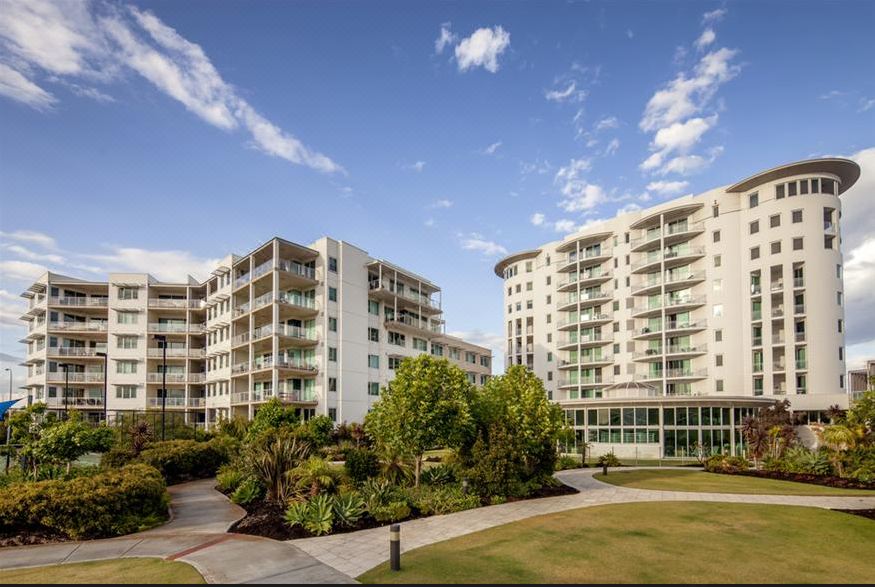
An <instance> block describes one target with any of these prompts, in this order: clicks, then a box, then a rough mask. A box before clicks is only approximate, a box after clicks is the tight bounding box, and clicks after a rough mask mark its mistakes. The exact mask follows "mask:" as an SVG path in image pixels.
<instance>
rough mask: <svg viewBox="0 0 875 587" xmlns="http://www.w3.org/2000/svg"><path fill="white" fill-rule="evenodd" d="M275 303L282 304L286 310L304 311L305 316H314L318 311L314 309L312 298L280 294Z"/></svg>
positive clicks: (314, 302) (314, 301) (314, 304)
mask: <svg viewBox="0 0 875 587" xmlns="http://www.w3.org/2000/svg"><path fill="white" fill-rule="evenodd" d="M277 301H278V302H279V303H280V304H283V306H284V307H286V308H287V309H292V310H306V312H304V313H306V314H307V315H312V314H315V313H316V312H317V311H318V310H317V309H316V300H314V299H313V298H307V297H304V296H298V295H289V294H286V293H281V294H280V295H279V296H278V297H277Z"/></svg>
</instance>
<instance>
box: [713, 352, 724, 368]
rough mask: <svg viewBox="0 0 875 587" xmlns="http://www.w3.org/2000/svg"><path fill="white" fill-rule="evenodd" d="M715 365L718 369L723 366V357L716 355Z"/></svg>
mask: <svg viewBox="0 0 875 587" xmlns="http://www.w3.org/2000/svg"><path fill="white" fill-rule="evenodd" d="M714 364H715V365H717V366H718V367H722V366H723V355H714Z"/></svg>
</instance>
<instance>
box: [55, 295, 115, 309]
mask: <svg viewBox="0 0 875 587" xmlns="http://www.w3.org/2000/svg"><path fill="white" fill-rule="evenodd" d="M49 303H50V304H51V305H53V306H73V307H78V308H105V307H106V306H107V304H108V303H109V299H108V298H100V297H96V298H95V297H73V296H65V297H59V296H52V297H51V298H49Z"/></svg>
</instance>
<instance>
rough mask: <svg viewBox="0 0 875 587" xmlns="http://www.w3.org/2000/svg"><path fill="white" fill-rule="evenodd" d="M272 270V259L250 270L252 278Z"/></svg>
mask: <svg viewBox="0 0 875 587" xmlns="http://www.w3.org/2000/svg"><path fill="white" fill-rule="evenodd" d="M272 270H273V259H269V260H267V261H265V262H264V263H262V264H261V265H259V266H258V267H256V268H255V269H253V270H252V279H258V278H259V277H261V276H262V275H265V274H267V273H270V272H271V271H272Z"/></svg>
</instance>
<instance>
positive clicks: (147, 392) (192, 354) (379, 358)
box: [21, 237, 492, 426]
mask: <svg viewBox="0 0 875 587" xmlns="http://www.w3.org/2000/svg"><path fill="white" fill-rule="evenodd" d="M22 295H23V296H24V297H25V298H27V299H28V309H27V312H26V313H25V314H24V316H22V319H23V320H24V321H26V322H27V325H28V327H27V336H26V337H25V338H24V339H23V340H22V341H21V342H23V343H24V344H25V346H26V350H27V359H26V361H25V362H24V365H25V366H27V369H28V373H27V383H26V388H27V390H28V396H29V398H30V399H31V400H32V401H39V402H45V403H47V404H48V406H49V407H50V408H51V409H56V410H62V409H65V408H66V409H78V410H82V411H84V412H85V413H86V414H88V415H89V417H92V418H95V419H96V418H99V417H101V414H102V412H103V409H104V407H106V408H107V410H108V411H109V412H114V411H117V410H148V409H159V408H161V406H162V404H164V403H166V407H167V409H168V410H175V411H178V412H180V413H183V414H185V418H186V419H187V420H188V421H190V422H194V423H198V424H204V425H206V426H211V425H213V424H215V423H216V422H218V421H219V420H220V419H222V418H231V417H235V416H239V417H245V418H252V417H253V416H254V414H255V412H256V411H257V410H258V408H259V406H260V405H262V404H263V403H264V402H266V401H268V400H269V399H271V398H274V397H276V398H279V399H280V400H282V401H283V402H285V403H287V404H289V405H292V406H295V407H296V408H298V410H299V413H300V414H301V415H302V416H303V417H310V416H312V415H315V414H324V415H327V416H329V417H331V418H332V419H334V420H335V421H336V422H343V421H347V422H361V421H362V420H363V418H364V416H365V414H366V413H367V412H368V410H369V409H370V407H371V406H372V405H373V404H374V402H375V401H377V400H378V399H379V394H380V389H381V387H383V386H385V385H386V384H387V383H388V381H389V380H390V379H391V378H392V377H393V376H394V371H395V369H396V368H397V366H398V364H399V363H400V361H401V360H402V359H403V358H404V357H411V356H417V355H419V354H422V353H431V354H432V355H434V356H438V357H444V358H446V359H448V360H449V361H451V362H452V363H454V364H456V365H457V366H459V367H461V368H462V369H463V370H464V371H465V372H466V373H467V375H468V379H469V381H470V382H471V383H473V384H476V385H482V384H483V383H485V382H486V380H487V379H488V377H489V376H490V374H491V369H492V356H491V351H490V350H489V349H486V348H484V347H481V346H477V345H474V344H471V343H468V342H466V341H464V340H461V339H459V338H456V337H453V336H450V335H447V334H446V333H445V324H444V319H443V313H442V310H441V297H440V296H441V290H440V288H439V287H438V286H437V285H435V284H434V283H432V282H431V281H429V280H427V279H425V278H424V277H420V276H418V275H417V274H415V273H413V272H411V271H408V270H406V269H403V268H401V267H398V266H396V265H393V264H391V263H389V262H387V261H383V260H380V259H374V258H371V257H370V256H369V255H368V254H367V253H366V252H365V251H363V250H361V249H359V248H357V247H355V246H353V245H351V244H349V243H346V242H343V241H338V240H334V239H331V238H327V237H326V238H322V239H320V240H318V241H316V242H315V243H313V244H311V245H309V246H302V245H299V244H295V243H292V242H290V241H287V240H283V239H280V238H274V239H272V240H270V241H269V242H267V243H265V244H264V245H262V246H261V247H259V248H257V249H256V250H254V251H252V252H251V253H249V254H247V255H243V256H237V255H229V256H228V257H226V258H225V259H224V260H223V261H222V262H221V263H220V264H219V266H218V267H216V269H215V270H214V271H213V272H212V275H211V276H210V277H209V279H207V280H206V281H204V282H198V281H196V280H194V279H193V278H189V282H188V283H181V284H174V283H162V282H160V281H158V280H156V279H154V278H153V277H151V276H150V275H147V274H128V273H124V274H122V273H112V274H110V275H109V278H108V280H107V281H104V282H92V281H84V280H80V279H75V278H71V277H65V276H63V275H58V274H55V273H46V274H45V275H43V276H42V277H41V278H40V279H38V280H37V281H36V282H35V283H34V284H33V285H32V286H31V287H30V288H28V290H27V291H26V292H24V293H23V294H22ZM165 365H166V368H165V367H164V366H165ZM104 385H105V386H106V393H107V401H106V406H104V399H103V397H104ZM162 390H166V392H163V391H162ZM165 396H166V397H165ZM110 417H112V414H110Z"/></svg>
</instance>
